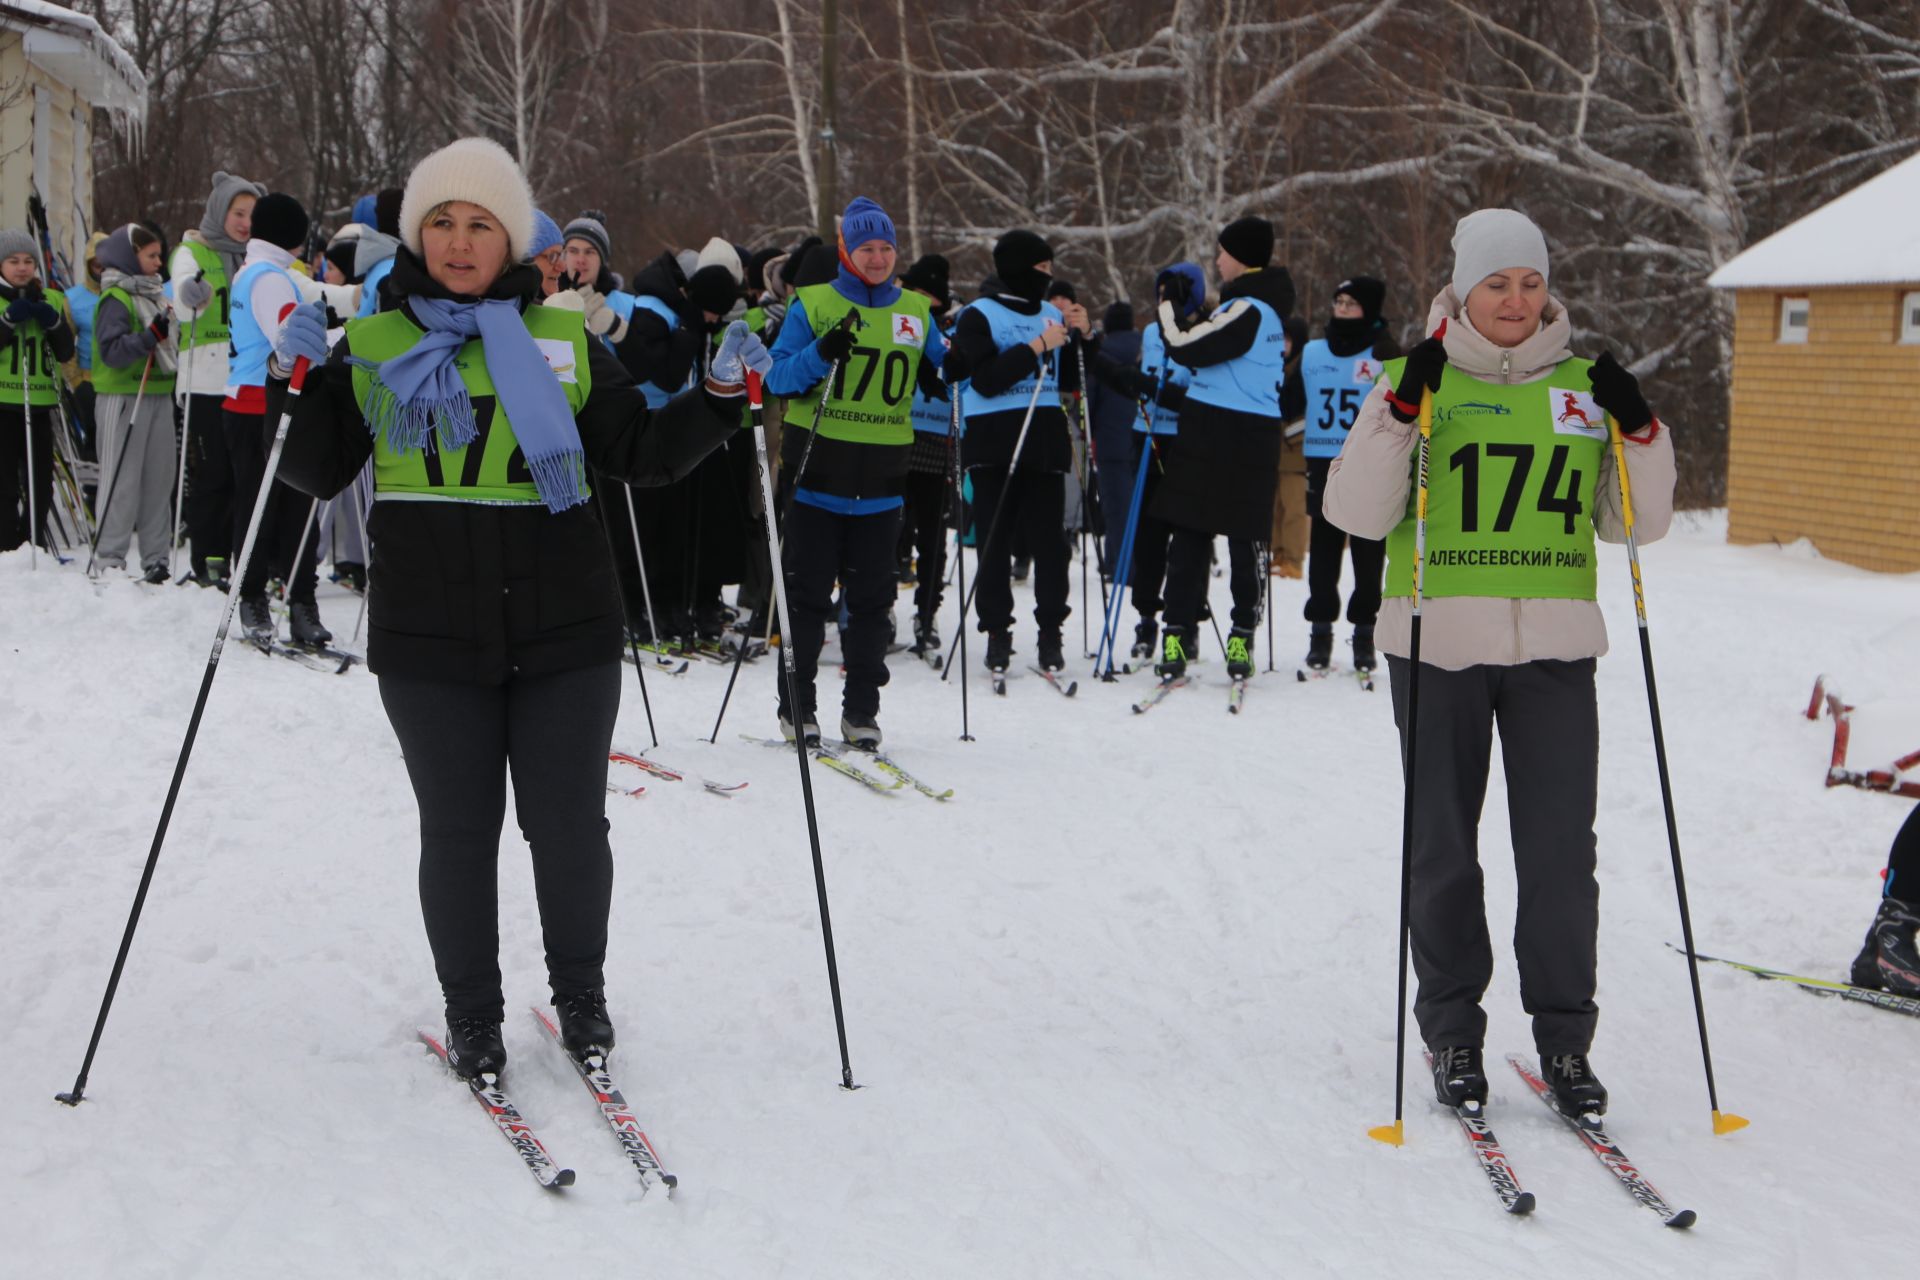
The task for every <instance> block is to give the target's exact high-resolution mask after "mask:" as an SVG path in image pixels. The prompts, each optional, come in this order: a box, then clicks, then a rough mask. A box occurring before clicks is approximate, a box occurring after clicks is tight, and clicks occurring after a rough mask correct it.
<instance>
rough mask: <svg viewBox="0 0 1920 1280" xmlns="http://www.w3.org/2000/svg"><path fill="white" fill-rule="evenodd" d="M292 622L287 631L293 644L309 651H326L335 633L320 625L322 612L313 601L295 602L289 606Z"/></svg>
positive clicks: (289, 623)
mask: <svg viewBox="0 0 1920 1280" xmlns="http://www.w3.org/2000/svg"><path fill="white" fill-rule="evenodd" d="M287 614H288V616H289V618H290V621H289V622H288V624H287V631H288V634H289V635H290V636H292V638H293V643H295V644H297V645H302V646H304V647H306V648H309V649H324V648H326V646H327V641H329V640H331V639H333V632H331V631H329V630H327V629H326V628H325V627H324V626H322V625H321V624H320V610H319V609H318V608H317V607H316V606H315V605H314V603H313V601H311V600H295V601H294V602H293V603H292V604H290V605H288V606H287Z"/></svg>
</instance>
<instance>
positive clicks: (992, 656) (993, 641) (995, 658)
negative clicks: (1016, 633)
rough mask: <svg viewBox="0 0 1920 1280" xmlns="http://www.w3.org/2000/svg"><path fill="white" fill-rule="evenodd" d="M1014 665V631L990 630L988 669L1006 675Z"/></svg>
mask: <svg viewBox="0 0 1920 1280" xmlns="http://www.w3.org/2000/svg"><path fill="white" fill-rule="evenodd" d="M1012 665H1013V633H1012V632H1010V631H989V632H988V633H987V670H989V671H992V672H995V673H997V674H1002V675H1004V674H1005V673H1006V670H1007V668H1008V667H1010V666H1012Z"/></svg>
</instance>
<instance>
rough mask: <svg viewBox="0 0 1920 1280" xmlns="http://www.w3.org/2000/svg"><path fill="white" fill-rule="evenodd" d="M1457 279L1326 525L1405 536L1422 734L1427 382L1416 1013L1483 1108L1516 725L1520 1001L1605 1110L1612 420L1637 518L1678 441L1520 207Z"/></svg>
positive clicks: (1385, 628)
mask: <svg viewBox="0 0 1920 1280" xmlns="http://www.w3.org/2000/svg"><path fill="white" fill-rule="evenodd" d="M1453 249H1454V265H1453V278H1452V282H1451V283H1450V284H1448V285H1447V287H1446V288H1444V289H1442V290H1441V291H1440V294H1439V296H1437V297H1436V298H1435V299H1434V300H1433V306H1432V308H1431V310H1430V311H1429V313H1428V320H1427V329H1428V331H1429V332H1430V333H1431V334H1432V335H1433V336H1431V337H1429V338H1427V339H1426V340H1425V341H1423V342H1421V343H1419V344H1417V345H1416V346H1415V347H1414V348H1413V350H1412V351H1411V352H1409V353H1408V355H1407V357H1406V358H1405V359H1404V360H1393V361H1389V362H1388V363H1387V365H1386V369H1385V373H1384V375H1383V376H1382V377H1381V378H1380V380H1379V381H1378V382H1376V383H1375V384H1374V386H1373V389H1372V391H1371V392H1369V393H1368V395H1367V398H1366V400H1365V401H1364V402H1363V403H1362V405H1361V408H1360V413H1359V416H1358V418H1357V419H1356V420H1355V422H1354V426H1353V429H1352V431H1351V433H1350V434H1349V435H1348V437H1347V440H1346V443H1345V445H1344V446H1343V447H1342V449H1341V452H1340V456H1339V457H1338V458H1336V459H1335V460H1334V462H1333V463H1332V466H1331V468H1330V471H1329V475H1328V479H1327V487H1326V493H1325V496H1324V499H1323V510H1324V511H1325V513H1326V516H1327V518H1328V519H1330V520H1331V521H1333V523H1335V524H1336V525H1338V526H1340V527H1341V528H1343V529H1345V530H1346V531H1347V532H1348V533H1351V534H1353V535H1354V536H1356V537H1361V538H1385V539H1387V586H1386V593H1385V594H1386V599H1385V602H1384V603H1383V605H1382V606H1381V610H1380V617H1379V623H1378V631H1377V636H1378V642H1379V646H1380V648H1381V649H1383V650H1385V651H1386V654H1387V667H1388V671H1389V674H1390V675H1391V677H1392V682H1393V712H1394V721H1395V723H1396V724H1398V725H1399V726H1400V731H1401V735H1402V750H1403V752H1404V751H1406V750H1407V749H1408V746H1407V743H1406V741H1405V736H1406V722H1407V719H1408V714H1409V713H1408V705H1407V701H1408V695H1409V690H1408V681H1409V679H1410V678H1411V676H1412V674H1413V673H1412V668H1411V664H1410V662H1409V660H1408V657H1409V643H1410V639H1411V635H1412V619H1413V600H1412V582H1413V561H1414V555H1415V550H1414V538H1415V513H1414V506H1413V504H1414V501H1415V499H1416V495H1415V494H1414V493H1413V492H1412V489H1413V486H1412V484H1411V482H1410V479H1409V476H1410V467H1409V459H1410V458H1411V457H1412V455H1413V454H1414V453H1415V451H1416V450H1417V448H1418V442H1419V433H1418V431H1417V430H1416V426H1415V424H1416V421H1417V419H1418V418H1419V415H1420V411H1421V400H1422V397H1423V396H1431V399H1432V422H1433V445H1432V449H1433V452H1432V463H1431V467H1430V470H1429V475H1428V484H1427V522H1426V534H1427V541H1426V554H1425V559H1424V562H1423V566H1424V567H1423V571H1422V574H1421V579H1420V586H1421V597H1422V608H1421V617H1422V636H1421V651H1420V690H1419V693H1420V706H1419V715H1418V717H1417V720H1418V724H1419V744H1418V750H1417V751H1416V752H1414V756H1415V761H1416V763H1415V776H1414V778H1413V779H1412V781H1411V782H1410V784H1409V785H1410V788H1411V790H1412V793H1413V794H1412V805H1413V813H1412V816H1411V818H1410V820H1409V821H1410V823H1411V827H1412V831H1413V848H1412V867H1411V877H1412V879H1411V916H1410V923H1411V928H1412V943H1413V966H1414V971H1415V974H1416V975H1417V977H1418V979H1419V991H1418V994H1417V995H1416V997H1415V999H1414V1006H1413V1011H1414V1016H1415V1018H1416V1019H1417V1020H1418V1022H1419V1027H1420V1035H1421V1038H1422V1039H1423V1040H1424V1041H1425V1042H1426V1045H1427V1048H1428V1049H1429V1050H1430V1051H1431V1053H1432V1056H1433V1065H1434V1093H1435V1096H1436V1097H1438V1098H1439V1100H1440V1101H1441V1102H1442V1103H1443V1104H1446V1105H1449V1106H1462V1105H1465V1104H1473V1105H1474V1106H1478V1105H1482V1104H1484V1103H1485V1102H1486V1098H1487V1079H1486V1073H1485V1068H1484V1066H1483V1063H1482V1060H1481V1048H1482V1041H1483V1039H1484V1037H1485V1035H1486V1025H1487V1018H1486V1013H1485V1012H1484V1011H1483V1010H1482V1008H1481V999H1482V998H1483V997H1484V996H1485V994H1486V989H1487V985H1488V983H1489V982H1490V981H1491V979H1492V977H1493V949H1492V945H1491V943H1490V941H1489V939H1488V934H1487V920H1486V905H1485V902H1484V901H1483V897H1482V890H1481V871H1480V862H1479V854H1478V836H1479V824H1480V810H1481V804H1482V801H1483V800H1484V798H1485V795H1486V785H1487V770H1488V767H1489V763H1490V759H1491V753H1492V749H1493V731H1494V727H1495V725H1498V727H1499V731H1500V747H1501V752H1502V761H1503V764H1504V766H1505V771H1506V782H1507V805H1508V812H1509V824H1510V828H1511V832H1512V841H1513V854H1514V867H1515V871H1516V873H1517V877H1518V880H1519V909H1518V914H1517V917H1516V919H1515V923H1514V935H1513V936H1514V954H1515V959H1516V960H1517V962H1518V969H1519V979H1520V991H1521V1001H1522V1004H1523V1006H1524V1007H1525V1009H1526V1011H1527V1013H1528V1014H1529V1015H1530V1016H1531V1018H1532V1022H1533V1040H1534V1047H1535V1049H1536V1050H1537V1051H1538V1052H1539V1054H1540V1059H1541V1074H1542V1076H1543V1077H1544V1078H1545V1079H1546V1081H1547V1083H1548V1085H1549V1086H1550V1087H1551V1089H1552V1092H1553V1095H1554V1098H1555V1099H1556V1101H1557V1104H1558V1106H1559V1107H1560V1108H1561V1110H1562V1111H1564V1112H1565V1113H1566V1114H1567V1115H1569V1116H1579V1115H1585V1114H1599V1113H1603V1112H1604V1111H1605V1110H1606V1106H1607V1091H1606V1089H1605V1088H1604V1087H1602V1086H1601V1084H1600V1082H1599V1080H1598V1079H1596V1078H1595V1076H1594V1074H1593V1070H1592V1067H1591V1065H1590V1064H1589V1062H1588V1061H1587V1053H1588V1050H1589V1049H1590V1048H1591V1046H1592V1043H1593V1033H1594V1025H1595V1022H1596V1020H1597V1018H1598V1016H1599V1014H1598V1010H1597V1009H1596V1007H1595V1005H1594V1000H1593V996H1594V989H1595V968H1596V953H1597V937H1598V932H1599V924H1600V915H1599V905H1600V903H1599V885H1598V882H1597V881H1596V879H1595V865H1596V856H1595V854H1596V841H1595V838H1594V830H1593V823H1594V812H1595V808H1596V805H1597V801H1598V792H1599V760H1600V741H1599V724H1598V719H1597V712H1596V706H1595V697H1594V664H1595V660H1596V659H1597V658H1599V657H1600V656H1601V655H1602V654H1604V653H1606V651H1607V630H1606V625H1605V623H1604V622H1603V621H1602V620H1601V616H1600V607H1599V605H1598V604H1596V603H1595V600H1594V595H1595V590H1596V585H1597V584H1596V580H1595V560H1596V554H1595V545H1594V544H1595V539H1596V538H1598V539H1600V540H1604V541H1607V542H1622V541H1624V540H1625V536H1626V528H1625V523H1624V520H1623V518H1622V515H1621V504H1620V487H1619V477H1618V476H1617V475H1616V473H1615V470H1614V459H1613V454H1612V452H1611V451H1610V449H1609V447H1608V443H1609V440H1608V428H1607V419H1608V418H1612V419H1614V420H1616V421H1617V422H1618V423H1619V425H1620V429H1621V431H1622V432H1624V433H1625V439H1626V447H1625V456H1626V460H1627V471H1628V478H1629V480H1630V481H1631V484H1632V489H1633V497H1634V515H1635V524H1634V531H1635V534H1636V535H1637V537H1638V539H1639V541H1640V542H1641V543H1643V544H1644V543H1647V542H1652V541H1653V540H1655V539H1657V538H1659V537H1661V536H1663V535H1664V534H1665V533H1666V531H1667V526H1668V523H1669V522H1670V521H1671V519H1672V515H1673V482H1674V464H1673V443H1672V440H1671V439H1670V437H1669V436H1668V434H1667V432H1666V431H1665V430H1663V429H1662V424H1661V423H1660V421H1659V420H1658V419H1656V418H1655V417H1654V416H1653V411H1652V410H1651V409H1650V408H1648V406H1647V402H1646V400H1645V398H1644V397H1643V396H1642V395H1641V394H1640V389H1639V385H1638V383H1637V382H1636V381H1635V379H1634V377H1633V375H1632V374H1630V373H1628V372H1627V371H1626V370H1625V369H1623V368H1622V367H1621V366H1620V365H1619V364H1618V363H1617V362H1616V361H1615V360H1614V358H1613V356H1612V355H1611V354H1609V353H1607V352H1604V351H1603V352H1601V353H1600V355H1599V356H1598V357H1597V358H1595V359H1591V360H1588V359H1583V358H1580V357H1578V356H1575V355H1574V354H1573V352H1572V351H1571V350H1570V349H1569V343H1570V341H1571V339H1572V336H1573V327H1572V324H1571V321H1570V320H1569V318H1568V315H1567V309H1566V307H1565V306H1564V305H1563V304H1562V303H1561V302H1560V301H1559V299H1557V298H1555V297H1554V296H1553V295H1551V294H1550V293H1548V291H1547V280H1548V268H1549V263H1548V257H1547V242H1546V238H1545V237H1544V236H1543V235H1542V234H1541V232H1540V229H1539V228H1538V227H1537V226H1535V225H1534V224H1533V222H1532V221H1531V220H1530V219H1528V218H1527V217H1526V216H1525V215H1524V214H1521V213H1517V212H1515V211H1514V210H1512V209H1482V210H1480V211H1479V212H1477V213H1471V214H1468V215H1467V216H1466V217H1464V218H1462V219H1461V220H1460V223H1459V225H1458V227H1456V228H1455V230H1454V237H1453Z"/></svg>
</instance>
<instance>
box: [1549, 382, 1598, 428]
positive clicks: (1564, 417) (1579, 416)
mask: <svg viewBox="0 0 1920 1280" xmlns="http://www.w3.org/2000/svg"><path fill="white" fill-rule="evenodd" d="M1560 394H1561V396H1562V397H1563V398H1564V399H1565V401H1566V403H1565V404H1564V405H1563V406H1562V407H1561V410H1560V416H1559V417H1557V418H1555V419H1554V422H1555V423H1556V424H1558V423H1566V422H1576V421H1577V422H1578V423H1579V425H1580V426H1582V427H1585V428H1587V429H1588V430H1592V429H1593V419H1592V418H1589V417H1588V416H1587V411H1586V410H1585V409H1582V408H1581V407H1580V400H1579V397H1577V396H1576V395H1574V393H1573V392H1571V391H1563V392H1561V393H1560Z"/></svg>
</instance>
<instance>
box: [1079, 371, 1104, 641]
mask: <svg viewBox="0 0 1920 1280" xmlns="http://www.w3.org/2000/svg"><path fill="white" fill-rule="evenodd" d="M1073 355H1074V359H1075V360H1076V361H1078V362H1079V366H1080V453H1081V458H1082V461H1081V463H1080V651H1081V652H1082V653H1085V654H1086V655H1087V657H1089V658H1091V657H1093V656H1094V655H1093V654H1092V653H1091V652H1089V651H1088V649H1087V626H1088V620H1089V619H1090V618H1091V617H1092V616H1093V615H1092V610H1091V609H1089V608H1088V606H1087V520H1088V513H1089V512H1090V511H1091V510H1092V507H1093V498H1092V491H1093V422H1092V421H1091V419H1089V418H1088V416H1087V413H1088V411H1087V346H1086V343H1085V342H1084V341H1082V340H1081V339H1079V338H1078V337H1076V338H1075V339H1074V343H1073ZM1095 546H1096V548H1097V547H1098V546H1099V542H1098V540H1097V539H1096V541H1095ZM1103 558H1104V557H1103ZM1106 610H1107V578H1106V574H1104V573H1102V574H1101V575H1100V613H1101V616H1103V617H1104V616H1105V615H1106Z"/></svg>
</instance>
